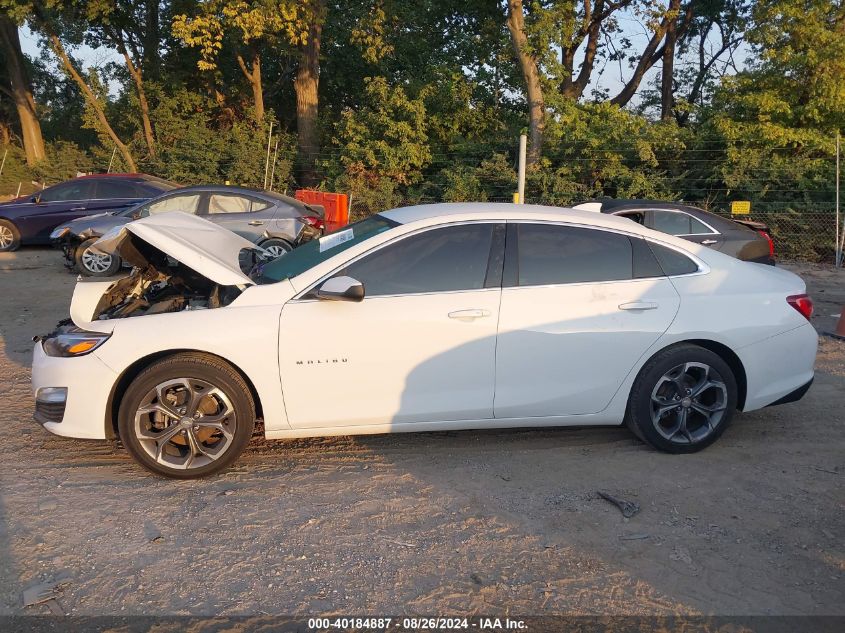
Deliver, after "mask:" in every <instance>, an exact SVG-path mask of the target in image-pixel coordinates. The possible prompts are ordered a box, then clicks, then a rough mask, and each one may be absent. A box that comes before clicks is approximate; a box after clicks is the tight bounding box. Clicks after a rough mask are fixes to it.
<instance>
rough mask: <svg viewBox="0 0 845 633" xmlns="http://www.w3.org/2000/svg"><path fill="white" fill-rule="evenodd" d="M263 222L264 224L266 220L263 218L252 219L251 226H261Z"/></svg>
mask: <svg viewBox="0 0 845 633" xmlns="http://www.w3.org/2000/svg"><path fill="white" fill-rule="evenodd" d="M262 224H264V222H262V221H261V220H252V221H251V222H250V223H249V225H250V226H261V225H262Z"/></svg>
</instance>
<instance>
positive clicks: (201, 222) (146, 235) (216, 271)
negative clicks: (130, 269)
mask: <svg viewBox="0 0 845 633" xmlns="http://www.w3.org/2000/svg"><path fill="white" fill-rule="evenodd" d="M133 236H134V237H135V238H138V239H140V240H141V241H143V242H146V243H147V244H149V245H150V246H152V247H153V248H155V249H157V250H159V251H161V252H162V253H164V254H165V255H167V256H169V257H172V258H173V259H175V260H177V261H179V262H181V263H182V264H184V265H185V266H187V267H188V268H190V269H192V270H194V271H196V272H197V273H199V274H200V275H203V276H204V277H207V278H208V279H210V280H211V281H213V282H215V283H218V284H220V285H221V286H238V287H240V288H243V287H245V286H251V285H253V284H254V282H253V281H252V280H251V279H250V278H249V277H248V276H247V275H245V274H244V272H243V271H242V270H241V267H240V265H239V263H238V261H239V255H240V253H241V251H242V250H244V249H249V250H255V251H261V249H260V248H259V247H258V246H256V245H255V244H253V243H252V242H250V241H249V240H247V239H245V238H243V237H241V236H240V235H236V234H235V233H232V232H231V231H229V230H227V229H224V228H223V227H221V226H218V225H217V224H214V223H213V222H209V221H208V220H205V219H203V218H199V217H197V216H195V215H190V214H188V213H181V212H179V211H172V212H170V213H160V214H157V215H152V216H149V217H146V218H142V219H140V220H135V221H134V222H129V223H128V224H124V225H122V226H116V227H114V228H113V229H112V230H110V231H108V232H107V233H106V234H105V235H103V237H101V238H100V239H99V240H97V241H96V242H95V243H94V244H93V245H92V247H91V248H92V249H94V250H96V251H100V252H102V253H108V254H117V255H119V256H120V257H121V258H122V259H123V260H124V261H126V262H128V263H129V264H132V265H133V266H144V265H145V263H146V259H145V258H144V257H143V255H141V253H140V252H139V251H138V248H136V245H135V244H134V242H135V240H134V238H133Z"/></svg>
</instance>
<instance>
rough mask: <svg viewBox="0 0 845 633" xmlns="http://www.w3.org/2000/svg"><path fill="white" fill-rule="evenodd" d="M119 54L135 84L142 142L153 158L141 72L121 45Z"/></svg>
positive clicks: (150, 131)
mask: <svg viewBox="0 0 845 633" xmlns="http://www.w3.org/2000/svg"><path fill="white" fill-rule="evenodd" d="M120 52H121V53H122V54H123V59H125V60H126V68H127V70H129V74H130V75H131V76H132V80H133V81H134V82H135V88H136V89H137V91H138V103H139V104H140V107H141V123H142V125H143V126H144V140H145V141H146V142H147V149H148V150H149V152H150V158H155V155H156V142H155V136H154V135H153V124H152V122H151V121H150V104H149V103H148V102H147V93H146V91H145V90H144V81H143V78H142V77H141V71H140V70H139V69H138V68H137V67H136V66H135V64H134V63H133V62H132V57H130V55H129V53H128V52H127V50H126V47H125V46H123V45H121V46H120Z"/></svg>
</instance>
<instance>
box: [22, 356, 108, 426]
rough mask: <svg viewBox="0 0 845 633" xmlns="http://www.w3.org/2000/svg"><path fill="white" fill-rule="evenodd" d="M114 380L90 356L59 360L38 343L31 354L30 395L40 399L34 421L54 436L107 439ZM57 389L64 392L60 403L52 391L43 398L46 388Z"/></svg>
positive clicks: (102, 365)
mask: <svg viewBox="0 0 845 633" xmlns="http://www.w3.org/2000/svg"><path fill="white" fill-rule="evenodd" d="M117 378H118V376H117V374H116V373H115V372H114V371H112V370H111V369H110V368H109V367H108V366H107V365H106V364H105V363H103V361H101V360H100V359H99V358H97V356H95V355H94V354H93V353H92V354H86V355H85V356H76V357H72V358H58V357H54V356H47V354H45V353H44V348H43V347H42V346H41V343H40V342H38V343H36V344H35V349H34V350H33V353H32V394H33V397H39V395H40V396H41V397H40V399H39V400H38V402H37V403H36V410H35V415H34V417H35V420H36V421H37V422H38V423H39V424H41V425H42V426H43V427H44V428H45V429H47V430H48V431H50V432H51V433H55V434H56V435H62V436H65V437H78V438H85V439H106V437H107V436H106V424H107V418H108V417H109V416H108V414H109V412H108V406H109V396H110V394H111V389H112V387H113V386H114V384H115V382H116V381H117ZM57 388H58V389H66V390H67V392H66V397H65V400H64V402H63V403H62V402H61V401H60V400H59V397H58V396H56V394H55V391H53V392H51V396H50V397H49V399H48V398H45V396H44V394H45V390H46V389H57ZM62 404H63V405H64V406H63V407H62Z"/></svg>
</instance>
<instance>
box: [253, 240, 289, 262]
mask: <svg viewBox="0 0 845 633" xmlns="http://www.w3.org/2000/svg"><path fill="white" fill-rule="evenodd" d="M260 246H261V248H263V249H264V250H265V251H267V252H268V253H270V255H271V257H272V258H273V259H278V258H279V257H283V256H284V255H287V254H288V253H290V252H291V250H292V248H291V245H290V244H288V243H287V242H285V241H284V240H280V239H277V238H270V239H269V240H265V241H264V242H262V243H261V244H260Z"/></svg>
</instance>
